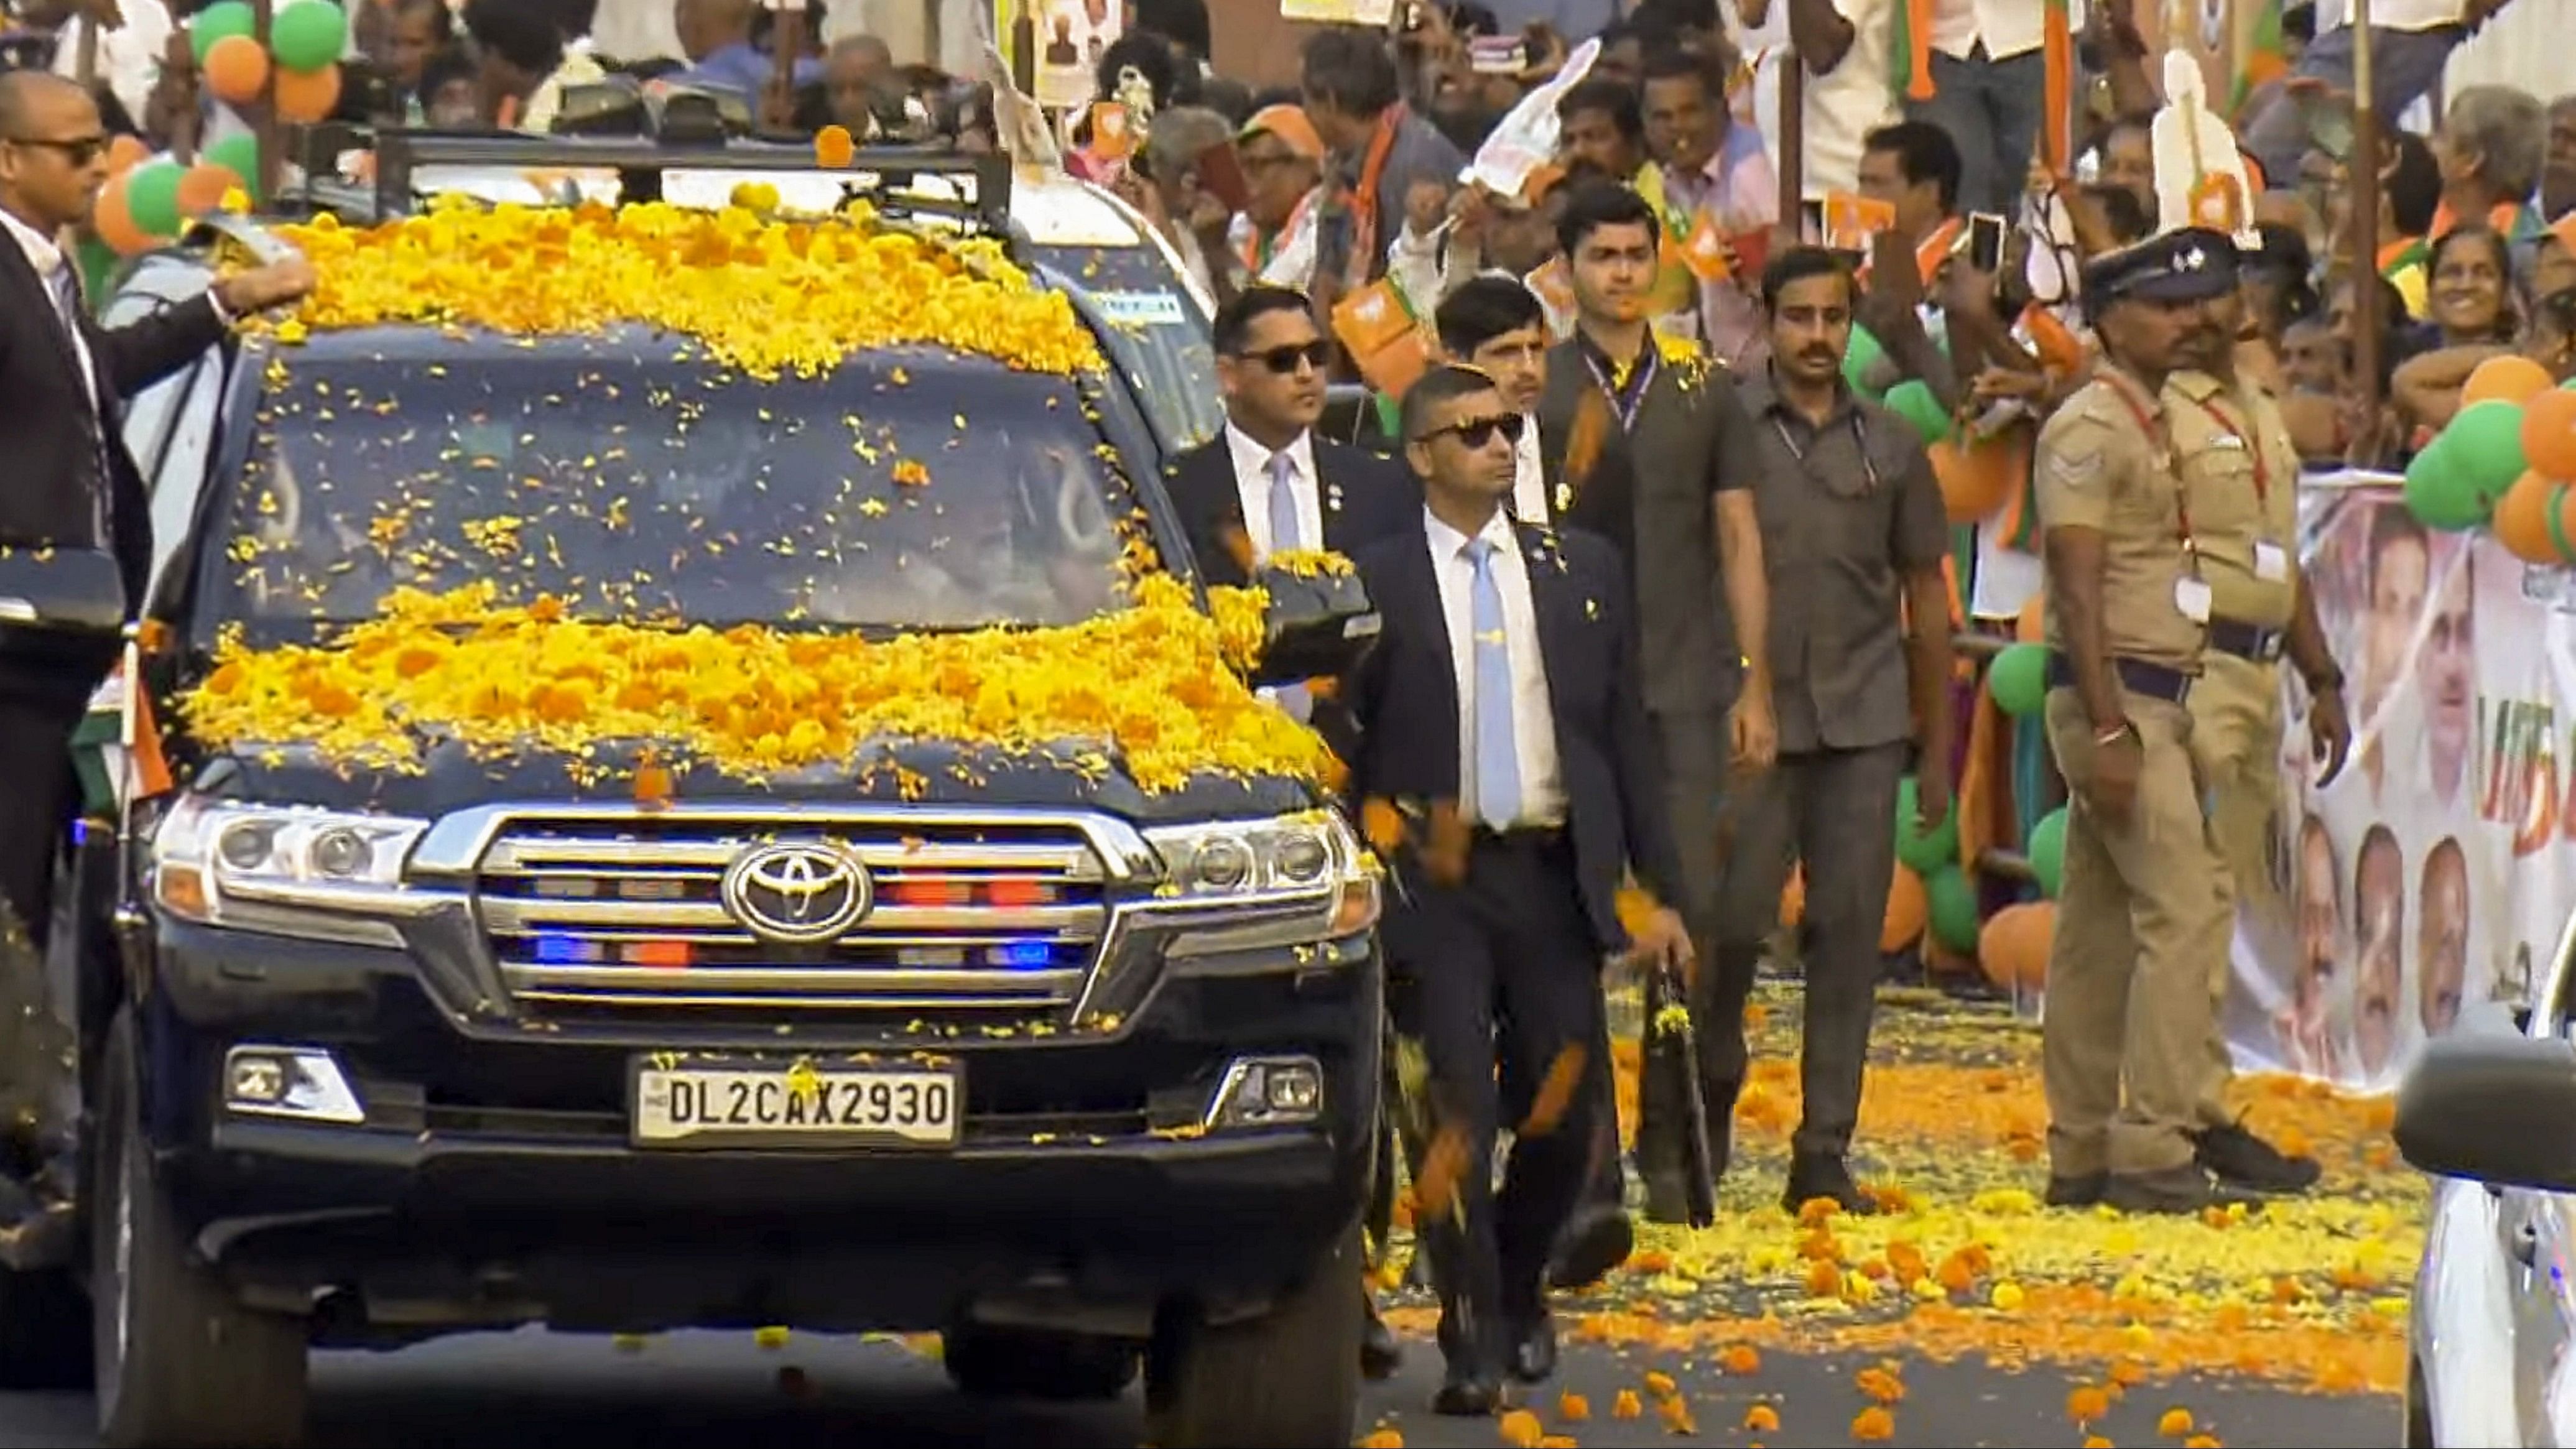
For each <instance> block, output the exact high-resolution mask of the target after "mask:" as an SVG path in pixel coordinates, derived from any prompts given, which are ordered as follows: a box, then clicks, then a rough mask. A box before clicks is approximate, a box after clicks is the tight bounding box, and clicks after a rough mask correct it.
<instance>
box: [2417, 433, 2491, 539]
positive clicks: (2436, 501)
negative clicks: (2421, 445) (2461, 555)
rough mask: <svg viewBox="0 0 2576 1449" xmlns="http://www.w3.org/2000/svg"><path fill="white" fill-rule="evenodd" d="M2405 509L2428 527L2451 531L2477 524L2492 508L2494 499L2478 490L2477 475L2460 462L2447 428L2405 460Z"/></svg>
mask: <svg viewBox="0 0 2576 1449" xmlns="http://www.w3.org/2000/svg"><path fill="white" fill-rule="evenodd" d="M2406 508H2407V511H2408V512H2410V513H2412V514H2414V515H2415V517H2416V520H2417V521H2418V522H2420V523H2422V524H2423V525H2424V526H2425V527H2427V528H2441V529H2450V530H2453V531H2458V530H2461V529H2469V528H2475V527H2477V526H2478V525H2479V524H2481V523H2484V522H2486V521H2487V515H2488V513H2489V512H2491V511H2492V510H2493V508H2494V504H2493V501H2492V500H2490V499H2488V498H2487V497H2485V496H2484V495H2482V494H2481V493H2480V492H2479V491H2478V488H2477V478H2476V475H2474V474H2472V473H2471V472H2470V470H2469V469H2467V468H2466V467H2463V466H2462V465H2461V460H2460V456H2459V450H2458V446H2457V445H2456V444H2454V443H2453V442H2452V441H2451V435H2450V433H2449V432H2448V431H2447V430H2446V431H2444V432H2443V434H2442V435H2441V436H2440V437H2438V438H2435V439H2434V440H2433V445H2432V446H2431V447H2429V448H2426V449H2425V450H2424V451H2423V452H2420V453H2418V454H2416V455H2415V456H2414V457H2413V458H2412V459H2410V460H2409V461H2408V462H2407V464H2406Z"/></svg>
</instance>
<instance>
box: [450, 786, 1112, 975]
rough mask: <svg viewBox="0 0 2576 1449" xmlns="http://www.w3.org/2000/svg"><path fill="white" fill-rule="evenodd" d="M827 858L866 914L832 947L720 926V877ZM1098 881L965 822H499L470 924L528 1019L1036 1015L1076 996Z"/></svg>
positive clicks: (1050, 835)
mask: <svg viewBox="0 0 2576 1449" xmlns="http://www.w3.org/2000/svg"><path fill="white" fill-rule="evenodd" d="M792 840H808V841H820V840H829V841H833V842H836V843H838V844H839V845H840V846H841V847H843V848H844V849H845V850H847V851H849V852H850V853H851V854H853V855H855V856H856V857H857V858H858V860H859V861H860V862H861V863H862V864H863V865H865V866H866V867H867V870H868V874H869V876H870V878H871V880H872V882H873V884H874V887H875V904H874V906H873V907H872V908H871V909H870V910H869V911H868V913H867V914H866V915H865V916H864V917H863V918H861V919H860V921H859V922H858V924H857V925H856V926H854V927H852V928H851V930H850V931H849V932H848V933H847V934H846V935H844V936H842V937H841V938H840V939H839V940H837V941H834V942H831V943H828V944H822V945H811V946H795V945H781V944H778V943H776V942H772V941H769V940H766V939H764V938H762V937H760V936H758V935H755V934H754V933H753V932H752V931H751V930H750V929H749V928H748V927H747V926H746V925H745V924H744V923H743V922H741V921H740V920H738V919H736V917H735V916H734V915H733V913H732V912H731V911H730V910H728V909H727V908H726V906H725V904H724V901H723V898H722V896H721V893H720V887H721V883H722V880H723V877H724V872H725V868H726V867H727V866H728V865H729V864H731V863H732V862H733V861H734V860H735V859H736V858H737V857H739V856H740V855H741V854H742V853H743V852H745V851H747V850H751V849H754V848H756V847H758V846H761V845H764V844H768V843H771V842H774V841H792ZM1106 883H1107V877H1106V874H1105V872H1104V870H1103V868H1102V864H1101V861H1100V858H1099V857H1098V855H1096V854H1095V853H1094V851H1093V850H1092V847H1091V845H1090V843H1089V842H1088V841H1087V840H1086V839H1085V837H1084V835H1083V834H1082V832H1081V831H1079V830H1078V829H1074V828H1072V827H1070V826H1058V825H1052V824H1028V825H1017V824H1002V823H987V822H976V823H972V824H968V823H957V822H938V823H913V822H904V823H900V824H885V825H878V824H873V823H849V822H845V821H833V822H828V823H823V822H818V823H816V824H814V825H813V826H811V827H806V826H802V825H798V824H791V823H782V822H779V821H776V820H760V821H726V820H722V819H710V818H707V817H704V816H695V817H691V818H686V819H673V820H670V821H667V822H660V821H646V820H639V819H626V820H596V819H574V820H556V821H548V820H543V819H528V820H513V821H511V822H509V823H508V824H507V825H506V826H505V827H504V828H503V830H502V831H501V832H500V833H499V834H498V835H497V836H495V838H494V839H493V840H492V843H491V845H490V847H489V848H488V849H487V850H485V851H484V853H483V856H482V859H481V862H480V863H479V866H478V868H477V870H476V874H475V892H476V906H477V909H478V910H479V911H480V913H481V918H482V925H483V929H484V931H485V933H486V934H487V935H488V937H489V939H490V941H491V944H492V950H493V955H494V957H495V958H496V959H497V961H498V962H499V964H500V968H501V975H502V979H503V981H504V982H505V983H506V984H507V985H508V986H509V988H510V991H511V994H512V995H513V996H514V997H516V998H517V999H518V1000H519V1001H520V1002H522V1003H525V1004H529V1005H532V1006H535V1007H537V1008H538V1009H540V1010H541V1011H543V1010H547V1009H557V1010H567V1011H584V1010H588V1011H597V1010H600V1009H609V1010H616V1009H654V1008H673V1007H685V1008H721V1009H733V1010H751V1011H758V1010H764V1009H779V1010H787V1011H807V1010H818V1009H823V1010H840V1011H847V1010H851V1009H859V1010H885V1011H898V1010H901V1011H916V1012H945V1011H949V1010H962V1011H965V1012H967V1013H969V1014H971V1015H975V1016H978V1017H996V1016H1000V1017H1007V1016H1009V1015H1012V1014H1022V1015H1031V1014H1036V1015H1042V1014H1045V1013H1051V1012H1055V1011H1058V1010H1061V1009H1063V1008H1066V1007H1070V1006H1071V1005H1073V1003H1074V1002H1075V1001H1076V1000H1077V999H1078V998H1079V997H1080V996H1081V993H1082V987H1083V983H1084V981H1085V980H1086V979H1087V977H1088V974H1089V972H1090V969H1091V965H1092V960H1093V957H1094V956H1095V955H1096V953H1097V951H1098V949H1099V944H1100V938H1101V934H1102V932H1103V930H1104V929H1105V928H1106V926H1107V923H1108V915H1109V912H1108V906H1107V904H1106V901H1105V900H1104V891H1105V889H1106Z"/></svg>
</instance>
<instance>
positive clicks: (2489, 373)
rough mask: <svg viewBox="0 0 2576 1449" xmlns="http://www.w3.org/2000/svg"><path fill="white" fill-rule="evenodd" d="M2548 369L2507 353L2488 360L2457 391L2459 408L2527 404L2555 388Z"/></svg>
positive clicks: (2554, 382) (2553, 379)
mask: <svg viewBox="0 0 2576 1449" xmlns="http://www.w3.org/2000/svg"><path fill="white" fill-rule="evenodd" d="M2557 382H2558V380H2557V379H2556V378H2554V377H2551V376H2550V375H2549V369H2548V368H2545V367H2543V366H2541V365H2540V364H2539V363H2537V362H2534V361H2532V360H2531V359H2530V358H2528V357H2521V356H2516V355H2514V354H2511V353H2508V354H2506V355H2505V356H2503V357H2490V358H2488V359H2487V360H2486V361H2484V362H2481V363H2479V364H2478V366H2477V370H2476V371H2475V372H2472V373H2470V374H2469V380H2468V383H2467V385H2465V386H2463V387H2462V388H2461V389H2460V406H2462V407H2464V408H2465V407H2467V406H2469V405H2470V404H2472V403H2482V402H2487V401H2490V400H2499V401H2503V402H2509V403H2526V402H2529V401H2531V400H2532V399H2533V398H2535V397H2538V396H2540V395H2541V394H2542V393H2544V392H2547V391H2549V390H2550V389H2551V388H2552V387H2555V386H2556V385H2557Z"/></svg>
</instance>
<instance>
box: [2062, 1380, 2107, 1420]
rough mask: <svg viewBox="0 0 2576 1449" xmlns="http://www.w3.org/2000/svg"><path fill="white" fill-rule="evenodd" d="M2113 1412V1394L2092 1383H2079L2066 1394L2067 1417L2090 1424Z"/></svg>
mask: <svg viewBox="0 0 2576 1449" xmlns="http://www.w3.org/2000/svg"><path fill="white" fill-rule="evenodd" d="M2110 1412H2111V1396H2110V1395H2109V1394H2107V1393H2104V1392H2103V1391H2102V1390H2100V1389H2098V1388H2095V1387H2094V1386H2093V1385H2091V1384H2081V1385H2078V1386H2077V1387H2076V1388H2075V1390H2074V1391H2073V1392H2071V1393H2069V1394H2068V1395H2067V1396H2066V1417H2068V1418H2070V1419H2073V1420H2074V1421H2075V1422H2076V1423H2078V1424H2090V1423H2092V1422H2094V1421H2095V1420H2097V1419H2100V1418H2101V1417H2102V1416H2103V1415H2105V1414H2108V1413H2110Z"/></svg>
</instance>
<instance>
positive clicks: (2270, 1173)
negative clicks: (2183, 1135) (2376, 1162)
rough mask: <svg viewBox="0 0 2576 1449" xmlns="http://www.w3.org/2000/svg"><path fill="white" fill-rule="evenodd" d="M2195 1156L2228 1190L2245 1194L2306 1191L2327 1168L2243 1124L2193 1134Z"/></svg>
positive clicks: (2230, 1124)
mask: <svg viewBox="0 0 2576 1449" xmlns="http://www.w3.org/2000/svg"><path fill="white" fill-rule="evenodd" d="M2191 1145H2192V1157H2193V1159H2194V1160H2196V1161H2197V1162H2199V1163H2200V1165H2201V1166H2202V1167H2203V1168H2205V1169H2207V1170H2208V1172H2209V1175H2210V1176H2212V1177H2214V1178H2217V1179H2218V1180H2219V1182H2220V1183H2221V1184H2223V1185H2225V1186H2227V1187H2233V1188H2239V1189H2242V1190H2244V1191H2246V1192H2263V1193H2293V1192H2306V1191H2307V1190H2308V1189H2309V1188H2312V1187H2314V1186H2316V1185H2317V1179H2318V1178H2320V1177H2323V1176H2324V1175H2325V1169H2324V1168H2322V1167H2319V1166H2318V1165H2317V1160H2316V1159H2315V1158H2313V1157H2292V1156H2291V1155H2289V1154H2288V1153H2286V1152H2283V1151H2282V1150H2281V1149H2279V1148H2277V1147H2275V1146H2273V1145H2272V1144H2271V1143H2269V1142H2266V1141H2264V1140H2263V1139H2262V1138H2260V1137H2257V1136H2255V1135H2254V1134H2253V1133H2252V1132H2251V1131H2249V1130H2247V1128H2246V1126H2245V1124H2244V1123H2243V1122H2241V1121H2238V1122H2230V1123H2228V1124H2227V1125H2226V1126H2224V1127H2212V1128H2209V1129H2207V1130H2206V1131H2201V1132H2195V1133H2193V1134H2192V1139H2191Z"/></svg>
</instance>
